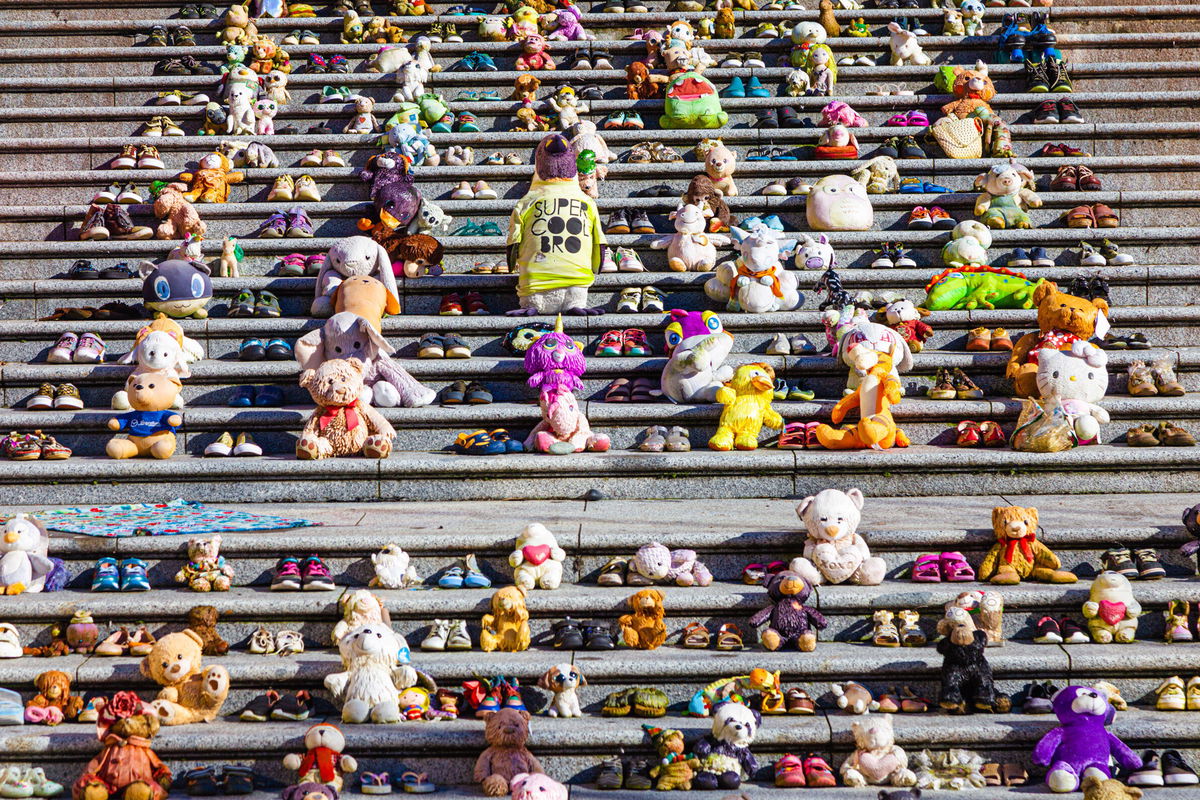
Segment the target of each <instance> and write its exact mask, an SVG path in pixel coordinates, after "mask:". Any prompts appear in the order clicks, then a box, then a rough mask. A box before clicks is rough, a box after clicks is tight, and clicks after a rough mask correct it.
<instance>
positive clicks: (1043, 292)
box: [1033, 281, 1058, 306]
mask: <svg viewBox="0 0 1200 800" xmlns="http://www.w3.org/2000/svg"><path fill="white" fill-rule="evenodd" d="M1057 293H1058V284H1057V283H1055V282H1054V281H1044V282H1043V283H1041V284H1039V285H1038V287H1037V288H1036V289H1034V290H1033V304H1034V305H1035V306H1040V305H1041V304H1042V303H1043V302H1044V301H1045V300H1046V299H1047V298H1049V297H1053V296H1054V295H1055V294H1057Z"/></svg>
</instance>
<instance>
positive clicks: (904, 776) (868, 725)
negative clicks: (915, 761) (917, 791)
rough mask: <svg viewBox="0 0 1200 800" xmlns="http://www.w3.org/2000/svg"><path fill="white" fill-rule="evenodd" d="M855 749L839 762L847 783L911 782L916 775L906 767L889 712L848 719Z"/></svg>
mask: <svg viewBox="0 0 1200 800" xmlns="http://www.w3.org/2000/svg"><path fill="white" fill-rule="evenodd" d="M850 731H851V733H852V734H853V736H854V745H855V750H854V752H853V753H851V754H850V756H849V757H848V758H847V759H846V760H845V761H843V762H842V766H841V769H840V770H839V771H840V772H841V774H842V782H843V783H844V784H845V785H847V786H912V785H914V784H915V783H916V782H917V776H916V775H915V774H914V773H913V771H912V770H911V769H909V768H908V754H907V753H905V752H904V748H902V747H900V746H899V745H898V744H896V736H895V734H894V733H893V732H892V715H891V714H868V715H865V716H863V717H861V718H860V719H856V720H855V721H854V722H852V723H850Z"/></svg>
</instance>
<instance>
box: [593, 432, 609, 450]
mask: <svg viewBox="0 0 1200 800" xmlns="http://www.w3.org/2000/svg"><path fill="white" fill-rule="evenodd" d="M610 447H612V440H611V439H609V438H608V436H607V435H606V434H603V433H594V434H592V438H591V439H589V440H588V446H587V449H588V450H591V451H592V452H593V453H604V452H607V451H608V448H610Z"/></svg>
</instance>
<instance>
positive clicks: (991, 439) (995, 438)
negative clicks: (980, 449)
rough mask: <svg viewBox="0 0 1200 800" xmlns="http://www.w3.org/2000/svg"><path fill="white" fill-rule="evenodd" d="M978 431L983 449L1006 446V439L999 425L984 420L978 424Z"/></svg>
mask: <svg viewBox="0 0 1200 800" xmlns="http://www.w3.org/2000/svg"><path fill="white" fill-rule="evenodd" d="M979 431H980V433H982V434H983V446H984V447H1004V445H1006V444H1008V437H1007V436H1005V435H1004V429H1003V428H1001V427H1000V423H998V422H992V421H991V420H986V421H984V422H981V423H979Z"/></svg>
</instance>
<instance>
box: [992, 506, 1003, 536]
mask: <svg viewBox="0 0 1200 800" xmlns="http://www.w3.org/2000/svg"><path fill="white" fill-rule="evenodd" d="M1004 509H1005V506H996V507H995V508H993V509H992V530H995V529H996V528H997V527H999V525H1000V523H1001V522H1003V521H1004Z"/></svg>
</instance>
